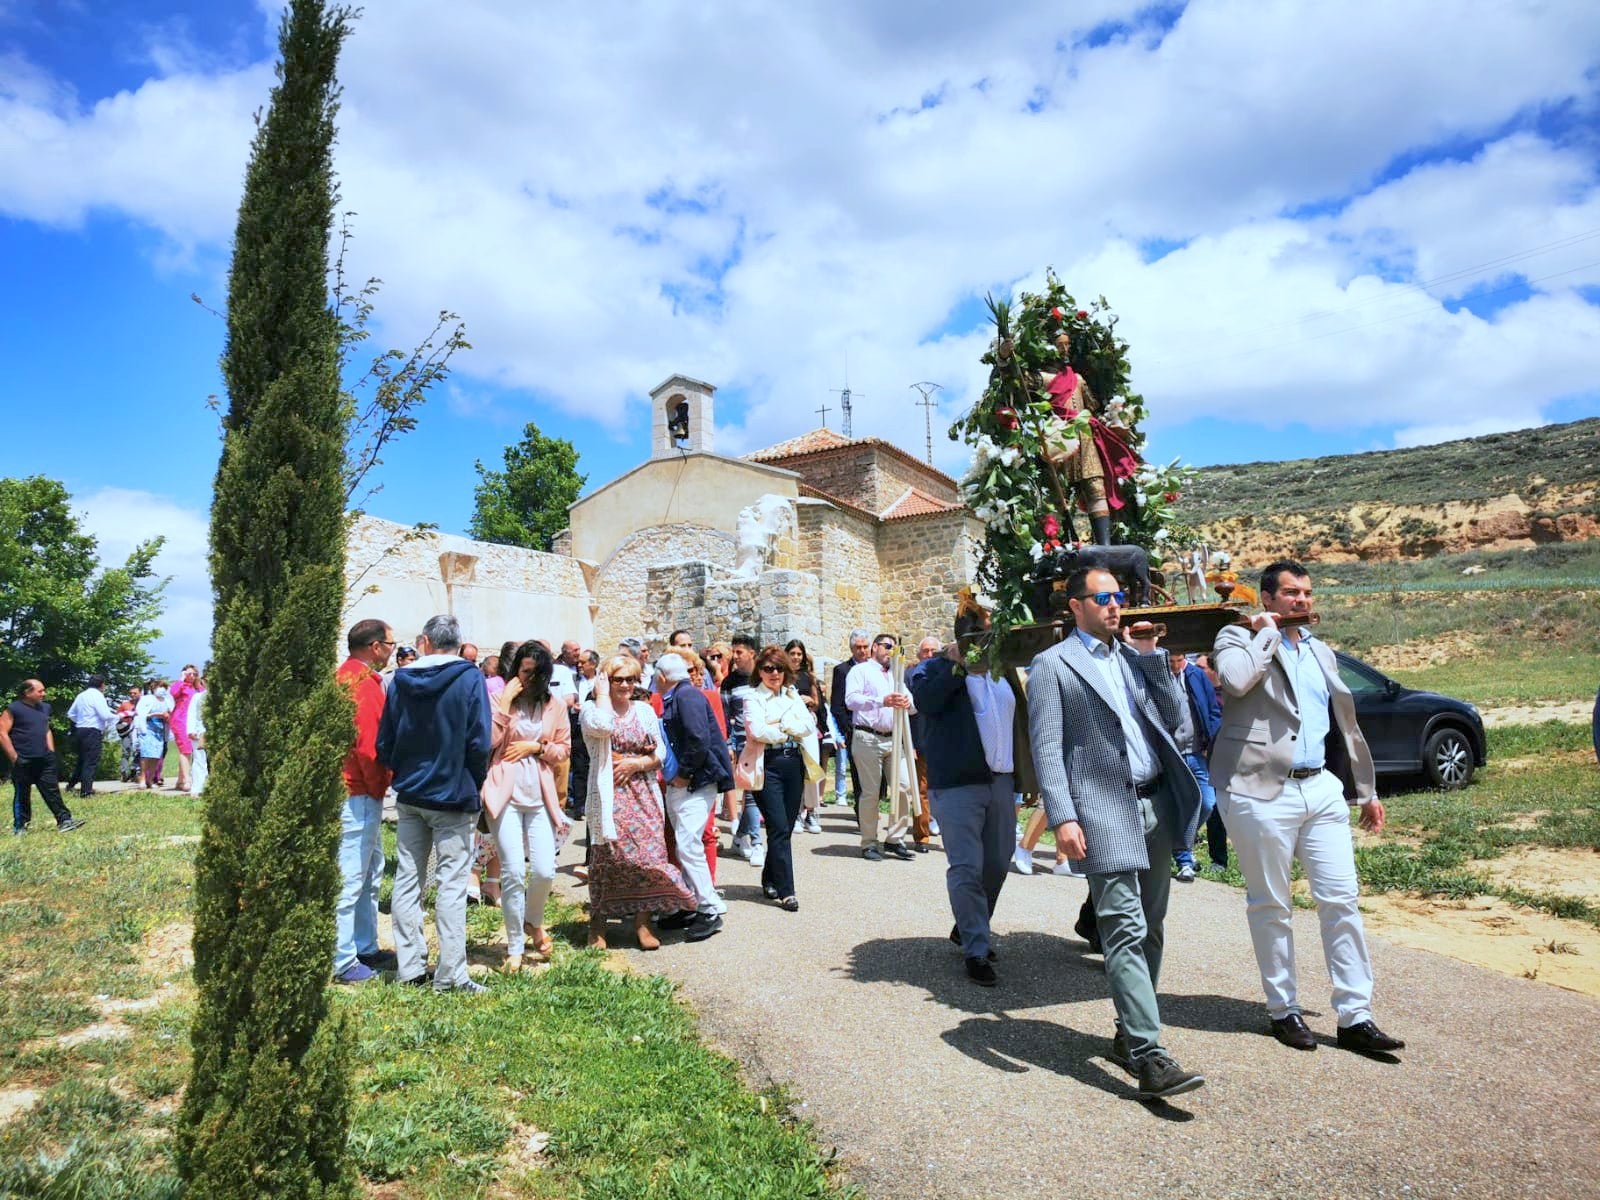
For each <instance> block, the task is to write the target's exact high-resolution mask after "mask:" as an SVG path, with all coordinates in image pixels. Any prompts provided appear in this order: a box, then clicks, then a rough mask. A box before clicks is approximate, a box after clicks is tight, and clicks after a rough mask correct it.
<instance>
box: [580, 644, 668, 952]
mask: <svg viewBox="0 0 1600 1200" xmlns="http://www.w3.org/2000/svg"><path fill="white" fill-rule="evenodd" d="M641 673H642V672H641V670H640V667H639V663H638V661H637V660H635V659H633V658H631V657H629V656H627V655H621V654H619V655H614V656H613V657H611V658H609V659H607V660H606V661H605V662H604V663H602V664H601V666H600V673H599V676H598V678H597V679H596V680H595V689H594V696H593V698H592V699H590V700H589V702H588V703H587V704H585V705H584V706H583V710H582V713H581V716H580V722H579V723H580V725H581V726H582V729H583V739H584V742H585V743H586V744H587V745H588V747H589V800H588V807H587V810H586V817H587V820H588V824H589V839H590V842H591V844H592V845H593V848H594V854H593V858H592V860H591V862H590V864H589V945H591V946H598V947H599V948H601V949H604V948H605V945H606V936H605V929H606V918H608V917H626V916H630V915H631V916H632V917H633V927H634V933H635V936H636V937H637V938H638V940H639V949H641V950H654V949H656V948H657V947H658V946H660V944H661V943H660V942H658V941H657V940H656V936H655V933H654V932H653V931H652V930H651V928H650V914H651V913H674V912H682V911H684V910H685V909H692V908H694V906H695V904H694V897H693V895H691V893H690V891H689V888H688V886H687V885H686V884H685V883H684V881H683V876H682V874H680V873H679V871H678V868H677V867H675V866H673V865H672V861H671V859H669V858H668V857H667V842H666V837H665V834H664V832H663V829H664V815H663V809H662V804H661V792H660V789H659V788H658V787H657V785H656V771H657V770H659V769H660V767H661V763H662V746H663V744H664V739H663V738H662V736H661V725H660V722H659V721H658V720H657V719H656V714H655V713H654V712H653V711H651V708H650V706H649V705H648V704H646V703H644V702H643V701H640V700H634V699H633V690H634V688H635V686H637V685H638V683H639V678H640V675H641Z"/></svg>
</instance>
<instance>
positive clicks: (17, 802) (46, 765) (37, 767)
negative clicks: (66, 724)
mask: <svg viewBox="0 0 1600 1200" xmlns="http://www.w3.org/2000/svg"><path fill="white" fill-rule="evenodd" d="M0 750H4V751H5V755H6V757H7V758H9V759H10V760H11V783H12V786H13V787H14V788H15V789H16V790H15V794H14V795H13V796H12V800H11V833H12V835H13V836H15V835H17V834H22V833H26V832H27V831H28V825H29V823H30V822H31V821H32V820H33V787H34V784H38V785H39V794H40V795H41V796H43V797H44V802H45V804H46V805H47V806H48V807H49V809H50V812H51V814H52V815H53V816H54V817H55V819H56V828H57V829H59V830H61V832H63V833H70V832H71V831H72V830H74V829H77V828H78V827H79V826H80V825H82V824H83V822H82V821H78V820H74V819H73V816H72V813H70V812H69V811H68V810H67V806H66V805H65V804H63V803H62V802H61V786H60V784H59V783H58V782H57V780H56V742H55V738H54V736H53V735H52V734H51V733H50V705H49V704H47V703H45V698H44V684H42V683H40V682H39V681H38V680H37V679H25V680H23V681H22V690H21V691H20V692H18V693H17V698H16V699H15V700H13V701H12V702H11V703H10V704H9V705H7V706H6V709H5V711H4V712H0Z"/></svg>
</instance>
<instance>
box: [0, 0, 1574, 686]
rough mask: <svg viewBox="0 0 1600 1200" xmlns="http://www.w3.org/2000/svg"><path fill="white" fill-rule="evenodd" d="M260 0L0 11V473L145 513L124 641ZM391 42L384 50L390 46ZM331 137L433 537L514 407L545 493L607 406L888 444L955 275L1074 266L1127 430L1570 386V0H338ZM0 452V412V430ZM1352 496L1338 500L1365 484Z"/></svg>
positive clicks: (96, 510)
mask: <svg viewBox="0 0 1600 1200" xmlns="http://www.w3.org/2000/svg"><path fill="white" fill-rule="evenodd" d="M278 11H279V9H278V7H277V5H276V4H274V3H273V2H272V0H255V2H246V0H217V2H214V3H206V4H200V3H193V2H185V3H158V2H156V0H146V2H142V3H127V2H123V3H96V4H94V5H89V4H87V3H80V2H73V0H37V2H34V3H29V2H27V0H0V263H3V264H4V269H5V278H6V281H7V284H8V286H7V287H5V288H4V289H0V307H3V311H0V330H4V334H3V339H4V345H5V348H6V351H7V354H6V360H7V367H8V370H7V372H6V377H5V379H4V381H3V382H0V407H3V408H4V411H5V414H6V421H7V424H8V428H9V430H10V431H11V432H12V433H13V435H14V436H13V438H12V439H10V442H9V444H10V447H11V448H12V453H10V454H8V455H7V456H6V457H7V463H6V468H5V469H6V470H7V471H9V472H43V473H45V474H49V475H52V476H55V477H58V478H60V479H62V480H63V481H64V482H65V483H66V484H67V486H68V487H69V489H70V490H71V491H72V492H73V493H74V494H75V495H76V496H77V497H78V498H79V501H80V504H81V507H82V511H83V512H84V514H85V517H86V519H87V520H88V521H89V523H90V524H91V526H92V527H93V528H94V529H95V530H96V532H97V533H98V534H99V535H100V536H101V538H102V541H103V543H104V545H105V547H106V549H107V550H108V551H109V552H112V553H122V552H125V551H126V548H127V547H128V546H129V545H130V544H131V543H132V542H133V541H134V540H136V539H137V538H139V537H142V536H149V535H153V534H157V533H163V534H166V535H168V536H169V538H170V539H171V546H170V548H169V551H168V552H167V554H166V555H165V556H164V558H163V560H162V567H163V569H164V570H166V571H168V572H170V573H171V574H172V575H173V584H172V589H171V596H172V608H171V611H170V613H169V617H168V620H167V621H166V622H165V624H166V625H167V627H168V629H169V630H170V631H171V632H169V634H168V636H167V637H165V638H164V639H163V642H162V643H161V646H160V652H161V653H162V655H163V656H165V657H171V658H173V659H174V660H175V661H178V662H181V661H183V660H185V659H187V658H195V657H198V656H200V655H201V654H203V652H204V651H203V646H204V641H205V629H206V627H207V625H208V621H209V612H208V605H207V602H206V601H207V596H208V591H207V585H206V581H205V566H204V553H205V551H204V540H205V511H206V507H207V505H208V503H209V498H210V486H211V479H212V474H213V471H214V467H215V461H216V453H217V447H218V440H217V434H216V420H215V417H214V415H213V414H212V413H211V412H210V411H208V409H207V407H206V397H207V396H208V395H210V394H211V393H214V392H218V391H220V390H221V385H220V380H219V376H218V372H217V366H216V362H217V356H218V354H219V353H220V350H221V332H222V330H221V325H220V322H219V321H218V320H217V319H216V318H215V317H214V316H212V315H211V314H209V313H207V312H206V311H204V310H203V309H202V308H200V307H199V306H197V305H195V304H194V303H192V301H191V300H190V298H189V297H190V295H191V293H198V294H199V295H201V296H202V297H204V298H205V299H206V300H207V302H208V303H210V304H211V305H212V306H213V307H216V308H220V307H222V305H223V303H224V301H225V287H224V279H225V275H226V267H227V254H228V243H229V239H230V237H231V233H232V222H233V213H234V208H235V206H236V205H237V200H238V189H239V181H240V176H241V172H242V169H243V164H244V158H245V154H246V151H247V148H248V141H249V137H250V131H251V124H250V121H251V114H252V112H253V111H254V110H255V109H256V108H257V107H258V106H260V105H261V104H262V103H263V102H264V101H265V99H266V95H267V90H268V88H269V87H270V82H271V54H272V52H273V48H274V41H275V32H274V31H275V22H276V18H277V13H278ZM396 64H404V68H403V69H396ZM341 77H342V81H343V84H344V88H345V97H344V108H343V111H342V113H341V118H340V126H341V136H340V145H339V151H338V163H339V169H340V172H341V181H342V187H343V192H344V203H345V207H347V208H349V209H353V210H355V211H356V212H357V213H358V216H357V217H356V218H355V229H356V234H357V240H356V243H355V253H354V262H353V266H354V269H355V272H356V273H357V274H359V275H363V276H364V275H367V274H373V275H379V276H382V277H383V278H384V280H385V281H386V286H385V289H384V292H383V293H382V296H381V297H380V301H379V321H380V328H379V330H378V333H377V338H376V340H377V341H378V342H381V343H382V344H384V345H401V346H409V345H410V344H411V343H413V342H414V341H415V340H416V339H417V338H418V337H419V336H420V335H421V334H422V333H423V332H424V331H425V330H426V329H427V328H428V327H429V326H430V325H431V323H432V318H433V317H434V315H435V314H436V313H437V312H438V311H439V310H440V309H442V308H449V309H452V310H454V311H456V312H458V313H460V314H461V316H462V318H463V319H464V320H465V322H466V324H467V328H468V336H469V338H470V339H471V341H472V342H473V344H474V349H473V350H472V351H471V352H469V353H467V354H464V355H462V356H461V357H460V358H458V360H457V362H456V372H455V375H454V376H453V378H452V379H451V381H450V384H449V386H448V387H447V388H445V389H442V390H441V391H440V392H439V393H438V394H436V396H435V397H434V399H433V400H432V401H431V402H430V404H429V406H428V408H427V410H426V411H425V412H424V414H423V416H422V424H421V427H420V429H419V430H418V431H417V432H416V433H415V434H413V435H411V436H410V437H409V438H408V439H406V440H405V441H404V442H402V443H400V444H399V445H398V446H396V447H395V449H394V451H393V452H392V453H391V454H390V455H389V457H388V460H387V462H386V464H385V467H384V469H383V472H382V475H381V479H380V482H381V483H382V484H383V490H382V492H381V493H379V495H378V496H377V497H376V498H375V499H374V501H373V502H372V503H371V505H370V508H371V509H372V510H373V511H375V512H377V513H378V514H379V515H382V516H386V517H390V518H392V519H395V520H400V521H408V522H409V521H418V520H430V521H434V522H437V523H438V524H439V525H440V526H442V527H443V528H445V529H449V530H460V529H462V528H464V526H465V525H466V523H467V520H468V518H469V515H470V512H471V504H472V488H473V483H474V480H475V476H474V473H473V461H474V459H479V458H481V459H484V460H485V461H491V462H492V461H495V460H497V459H498V456H499V454H500V451H501V448H502V447H503V446H504V445H505V443H506V442H508V441H510V440H513V439H514V438H515V437H516V436H517V435H518V433H519V431H520V429H521V427H522V424H523V423H524V422H525V421H530V420H531V421H535V422H537V423H538V424H539V426H540V427H541V428H542V429H543V430H544V431H545V432H546V433H550V434H554V435H557V436H561V437H567V438H570V439H572V440H573V441H574V442H575V443H576V444H577V446H578V448H579V450H580V453H581V467H582V469H584V470H585V471H587V472H588V473H589V475H590V479H591V483H592V484H598V483H602V482H604V481H606V480H608V479H610V478H612V477H613V476H615V475H617V474H620V473H621V472H622V471H624V470H626V469H628V468H629V467H631V466H633V465H634V464H636V463H637V462H638V461H639V460H640V459H642V458H643V457H644V456H645V454H646V450H647V436H646V435H647V430H648V423H647V414H646V412H645V407H644V405H645V398H646V395H647V393H648V391H649V389H650V388H651V387H652V386H654V385H655V384H656V383H657V382H659V381H660V380H661V379H662V378H664V377H665V376H667V375H669V374H671V373H673V372H675V371H682V372H684V373H687V374H690V375H694V376H696V377H699V378H703V379H707V380H710V381H712V382H713V383H716V384H718V385H719V392H718V396H717V424H718V432H717V436H718V442H719V448H721V449H724V450H726V451H728V452H731V453H744V452H748V451H750V450H753V449H756V448H759V447H760V446H762V445H765V444H768V443H771V442H775V441H778V440H781V439H782V438H785V437H789V436H793V435H794V434H796V433H799V432H802V431H803V430H805V429H807V428H811V427H814V426H815V425H816V423H817V420H818V418H817V415H816V412H815V410H816V408H817V407H818V406H819V405H820V404H822V403H824V402H826V403H827V404H829V405H830V406H831V407H832V408H833V409H834V411H833V412H832V413H831V414H830V423H831V424H833V425H835V426H837V423H838V412H837V404H838V400H837V397H836V396H834V395H832V394H831V391H830V389H835V388H838V387H841V386H843V384H844V383H845V381H846V377H847V372H848V379H849V382H850V384H851V386H852V387H853V388H854V389H855V392H856V396H857V398H856V405H855V431H856V433H857V434H872V435H875V436H882V437H887V438H890V439H891V440H894V441H896V442H898V443H900V444H901V445H904V446H906V447H907V448H909V449H911V450H913V451H914V452H918V453H920V452H921V448H922V443H923V423H922V413H921V410H920V409H918V408H916V407H915V406H914V404H913V401H915V400H916V399H917V394H916V393H915V392H913V391H912V390H911V389H910V384H911V383H913V382H916V381H919V380H932V381H936V382H939V383H941V384H942V385H943V389H944V390H943V391H941V392H940V393H939V394H938V399H939V401H940V409H939V411H938V414H937V416H936V423H937V424H936V447H935V448H936V460H937V461H938V463H939V465H941V466H942V467H944V468H945V469H947V470H950V471H952V472H957V473H958V472H959V471H960V469H961V467H962V465H963V463H964V459H965V455H964V451H963V450H962V449H961V448H960V447H957V446H954V445H952V444H950V443H948V442H946V441H945V440H944V438H943V436H942V430H943V427H944V426H945V425H947V424H948V422H949V421H950V419H951V418H952V417H954V416H955V415H956V414H957V413H958V412H959V411H960V410H961V409H963V408H964V407H965V406H966V405H968V404H970V403H971V402H972V400H973V398H974V397H975V396H976V395H977V394H978V392H979V391H980V390H981V387H982V383H983V368H982V367H981V365H980V364H979V362H978V356H979V355H980V354H981V353H982V351H983V348H984V345H985V343H986V341H987V332H986V329H985V325H984V314H983V306H982V302H981V301H982V297H983V295H984V294H985V293H986V292H989V291H994V292H997V293H1002V294H1003V293H1005V292H1008V291H1010V290H1012V289H1014V288H1017V287H1019V286H1027V285H1028V284H1029V283H1030V282H1032V281H1036V280H1037V279H1038V278H1039V277H1040V276H1041V275H1042V272H1043V270H1044V268H1045V267H1046V266H1054V267H1055V269H1056V270H1057V271H1058V272H1059V273H1060V274H1061V275H1062V277H1063V279H1064V280H1065V281H1066V282H1067V284H1068V286H1069V287H1070V288H1073V289H1074V290H1076V291H1077V292H1078V294H1079V295H1080V296H1082V297H1084V298H1087V297H1091V296H1094V295H1097V294H1104V295H1105V296H1106V297H1107V298H1108V299H1109V300H1110V301H1111V303H1112V305H1113V307H1114V308H1115V309H1116V311H1117V312H1118V313H1119V314H1120V316H1121V318H1122V325H1121V327H1120V328H1121V331H1122V332H1123V333H1124V334H1125V335H1126V336H1127V337H1128V338H1129V340H1130V342H1131V343H1132V346H1133V350H1132V358H1133V362H1134V368H1135V379H1134V383H1135V386H1136V387H1138V388H1139V390H1141V391H1142V392H1143V393H1144V394H1145V396H1146V398H1147V399H1148V400H1149V402H1150V405H1151V409H1152V418H1151V421H1150V424H1149V427H1148V431H1149V433H1150V454H1151V457H1152V458H1158V459H1162V460H1167V459H1171V458H1172V457H1174V456H1181V457H1182V458H1184V459H1185V460H1187V461H1189V462H1192V463H1196V464H1205V463H1214V462H1229V461H1241V460H1254V459H1262V458H1282V457H1300V456H1305V455H1312V454H1323V453H1336V452H1340V451H1349V450H1364V449H1375V448H1382V447H1389V446H1395V445H1410V444H1418V443H1425V442H1429V441H1437V440H1441V439H1443V438H1448V437H1455V436H1462V435H1466V434H1472V433H1481V432H1488V431H1492V430H1496V429H1505V428H1515V427H1520V426H1526V425H1531V424H1537V423H1540V422H1544V421H1551V420H1571V419H1574V418H1577V417H1583V416H1592V415H1595V414H1597V413H1600V378H1597V372H1596V369H1595V368H1596V363H1597V361H1600V356H1597V354H1596V352H1595V350H1594V346H1596V345H1600V307H1597V302H1600V178H1597V165H1600V154H1597V149H1600V138H1597V130H1600V123H1597V121H1596V113H1597V102H1600V10H1597V9H1596V8H1595V7H1594V6H1593V5H1592V4H1588V3H1582V2H1576V0H1574V2H1557V0H1551V2H1548V3H1539V4H1530V5H1488V6H1484V7H1483V8H1481V9H1479V10H1477V13H1476V16H1475V17H1474V19H1473V20H1472V21H1470V22H1469V21H1452V22H1441V21H1439V20H1438V17H1437V10H1436V9H1434V8H1432V7H1430V6H1426V5H1422V4H1410V3H1400V4H1396V3H1393V2H1392V0H1391V2H1388V3H1371V4H1361V3H1354V4H1350V5H1342V6H1328V5H1319V4H1310V3H1305V4H1292V3H1285V4H1271V5H1263V4H1259V3H1255V2H1254V0H1250V2H1246V0H1196V2H1194V3H1191V4H1188V5H1179V4H1159V5H1150V4H1141V3H1118V2H1117V0H1090V2H1087V3H1081V4H1075V5H1072V6H1065V7H1064V6H1059V5H1048V4H1043V3H1038V4H1034V3H1019V4H1016V5H1008V6H1005V7H1004V9H1003V10H1000V11H997V12H991V11H983V6H972V5H964V4H957V3H942V4H933V5H929V6H925V7H924V9H923V10H921V11H920V12H919V15H918V19H917V20H916V21H914V22H911V21H907V20H906V19H905V16H904V10H903V8H902V6H897V5H894V4H890V3H888V2H887V0H879V2H876V3H867V4H844V3H842V2H840V3H832V4H824V5H821V6H814V7H813V6H798V10H780V9H776V8H773V7H771V6H762V5H754V4H750V5H731V6H727V7H725V8H719V10H718V11H717V12H716V13H715V14H709V13H707V12H705V11H703V10H702V9H700V8H698V7H695V6H682V5H674V4H662V5H653V6H650V7H649V9H648V10H646V11H638V10H635V11H633V12H632V13H631V15H630V18H629V20H628V22H627V23H626V24H623V25H619V24H618V22H617V21H616V20H615V18H614V17H608V16H607V15H606V14H604V13H600V12H596V13H585V12H577V11H568V12H549V11H539V12H530V11H528V10H527V9H526V7H525V6H507V5H503V4H497V3H492V2H490V0H461V2H460V3H457V4H454V5H451V6H449V8H448V10H444V9H441V8H439V6H436V5H428V4H424V3H422V2H421V0H392V2H386V3H384V4H382V5H375V6H369V7H368V11H367V14H366V16H365V17H364V18H363V19H362V20H361V21H359V22H358V23H357V26H356V30H355V34H354V36H353V38H352V39H351V41H350V43H349V44H348V46H347V48H346V52H345V55H344V59H343V62H342V69H341ZM18 448H25V449H22V450H21V452H18ZM1380 499H1381V498H1380Z"/></svg>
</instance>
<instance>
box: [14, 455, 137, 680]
mask: <svg viewBox="0 0 1600 1200" xmlns="http://www.w3.org/2000/svg"><path fill="white" fill-rule="evenodd" d="M70 500H71V497H70V496H69V495H68V494H67V489H66V488H65V487H63V486H62V485H61V484H60V483H58V482H56V481H55V480H54V479H46V478H45V477H44V476H42V475H34V476H31V477H29V478H27V479H0V697H4V698H6V699H10V698H12V697H14V696H15V695H16V694H17V687H18V686H19V685H20V684H21V682H22V681H23V680H24V679H42V680H44V682H45V684H46V686H47V687H49V688H50V689H51V690H52V691H56V690H69V691H74V690H76V689H77V688H79V687H80V686H82V684H83V683H84V681H86V680H87V679H88V677H89V676H90V675H94V674H103V675H105V676H106V677H107V678H108V679H110V680H112V681H114V682H117V683H131V682H133V681H134V680H137V679H142V678H144V677H145V676H146V675H148V674H149V671H150V655H149V653H148V651H147V649H146V647H148V646H149V644H150V642H151V641H152V640H153V639H154V638H156V637H158V636H160V633H161V631H160V630H159V629H157V628H156V627H155V626H154V625H153V624H152V622H153V621H155V620H156V619H157V618H158V617H159V616H160V613H161V606H162V592H163V591H164V590H165V588H166V586H167V584H166V580H156V579H155V572H154V570H153V569H152V567H151V563H152V562H154V560H155V557H156V555H157V554H158V553H160V551H161V545H162V539H161V538H159V537H157V538H151V539H150V540H149V541H147V542H141V543H140V544H139V545H138V546H137V547H135V548H134V551H133V553H132V554H130V555H129V556H128V560H127V562H125V563H124V564H123V565H122V566H120V567H110V568H106V569H101V565H100V552H99V546H98V545H97V544H96V542H95V539H94V538H93V537H92V536H91V535H89V534H87V533H85V532H84V531H83V530H82V528H81V527H80V526H79V524H78V519H77V517H75V516H74V515H73V513H72V510H71V508H70V507H69V502H70Z"/></svg>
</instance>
